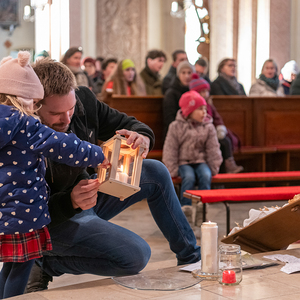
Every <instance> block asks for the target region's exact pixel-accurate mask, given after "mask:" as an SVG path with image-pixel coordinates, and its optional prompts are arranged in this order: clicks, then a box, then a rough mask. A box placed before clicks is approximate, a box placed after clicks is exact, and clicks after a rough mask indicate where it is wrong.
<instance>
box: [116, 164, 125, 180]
mask: <svg viewBox="0 0 300 300" xmlns="http://www.w3.org/2000/svg"><path fill="white" fill-rule="evenodd" d="M116 179H117V180H119V181H121V182H124V183H128V175H127V174H126V173H124V172H123V165H121V167H120V168H118V170H117V174H116Z"/></svg>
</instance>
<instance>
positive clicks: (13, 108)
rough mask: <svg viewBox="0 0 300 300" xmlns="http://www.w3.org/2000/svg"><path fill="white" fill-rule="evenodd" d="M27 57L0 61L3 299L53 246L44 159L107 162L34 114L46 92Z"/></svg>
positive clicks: (85, 163) (80, 164) (15, 291)
mask: <svg viewBox="0 0 300 300" xmlns="http://www.w3.org/2000/svg"><path fill="white" fill-rule="evenodd" d="M29 60H30V53H29V52H26V51H22V52H19V53H18V58H17V59H12V58H11V57H6V58H3V60H2V61H1V63H0V195H1V206H0V261H2V262H4V264H3V268H2V270H1V273H0V298H1V299H3V298H7V297H12V296H16V295H20V294H22V293H23V292H24V289H25V286H26V283H27V280H28V276H29V272H30V269H31V267H32V265H33V263H34V259H35V258H38V257H41V256H42V251H46V250H51V248H52V246H51V240H50V236H49V232H48V229H47V227H46V225H47V224H48V223H49V222H50V216H49V213H48V207H47V200H48V195H49V190H48V186H47V183H46V182H45V178H44V175H45V170H46V168H45V159H44V157H49V158H51V159H52V160H55V161H57V162H62V163H65V164H67V165H70V166H78V167H87V166H92V167H97V165H98V164H99V163H101V162H103V160H104V155H103V153H102V150H101V148H100V147H98V146H95V145H91V144H89V143H87V142H83V141H81V140H79V139H78V138H77V137H76V136H75V135H74V134H70V135H67V134H65V133H60V132H56V131H54V130H52V129H50V128H49V127H47V126H45V125H42V124H41V123H40V122H39V120H38V119H37V118H35V117H34V116H33V115H34V111H33V101H36V102H38V101H39V100H41V99H42V98H43V96H44V90H43V86H42V85H41V83H40V81H39V79H38V77H37V75H36V74H35V73H34V71H33V69H32V68H31V66H30V65H29ZM103 164H104V165H105V164H107V160H106V159H105V161H104V162H103Z"/></svg>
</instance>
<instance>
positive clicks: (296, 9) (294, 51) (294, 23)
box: [290, 0, 300, 66]
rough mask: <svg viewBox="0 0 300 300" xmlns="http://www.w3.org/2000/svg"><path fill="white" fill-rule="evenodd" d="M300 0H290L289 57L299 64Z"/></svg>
mask: <svg viewBox="0 0 300 300" xmlns="http://www.w3.org/2000/svg"><path fill="white" fill-rule="evenodd" d="M299 16H300V1H299V0H291V18H290V22H291V23H290V26H291V34H290V36H291V59H294V60H295V61H296V62H297V64H298V65H299V66H300V39H299V37H300V18H299Z"/></svg>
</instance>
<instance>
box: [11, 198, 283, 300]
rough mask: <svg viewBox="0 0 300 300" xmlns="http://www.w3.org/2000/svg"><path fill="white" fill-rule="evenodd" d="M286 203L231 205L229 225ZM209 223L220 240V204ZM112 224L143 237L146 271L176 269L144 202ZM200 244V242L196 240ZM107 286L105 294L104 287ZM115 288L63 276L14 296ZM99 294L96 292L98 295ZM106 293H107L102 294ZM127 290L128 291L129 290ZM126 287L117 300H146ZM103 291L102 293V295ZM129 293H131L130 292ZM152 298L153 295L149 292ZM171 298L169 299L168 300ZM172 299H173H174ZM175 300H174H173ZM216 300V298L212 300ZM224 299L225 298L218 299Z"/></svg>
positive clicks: (81, 294)
mask: <svg viewBox="0 0 300 300" xmlns="http://www.w3.org/2000/svg"><path fill="white" fill-rule="evenodd" d="M284 203H286V202H272V203H270V202H269V203H262V202H261V203H245V204H242V203H239V204H233V205H231V226H232V227H233V226H235V224H234V222H238V223H240V224H242V222H243V220H244V219H245V218H247V217H248V212H249V210H250V208H260V207H263V206H264V205H266V206H272V205H278V206H281V205H282V204H284ZM207 216H208V220H211V221H214V222H217V223H218V226H219V239H221V238H222V237H223V236H224V235H225V232H226V229H225V206H224V205H223V204H221V203H217V204H213V205H209V207H208V214H207ZM112 222H114V223H116V224H118V225H120V226H124V227H126V228H128V229H130V230H132V231H134V232H135V233H137V234H139V235H140V236H141V237H143V238H144V239H145V240H146V241H147V242H148V243H149V245H150V246H151V249H152V256H151V259H150V262H149V264H148V266H147V267H146V269H145V270H153V269H157V268H163V267H171V266H176V259H175V255H174V254H173V253H172V252H171V251H170V249H169V246H168V243H167V242H166V240H165V238H164V237H163V235H162V234H161V232H160V230H159V229H158V227H157V226H156V224H155V222H154V220H153V218H152V216H151V214H150V211H149V209H148V205H147V202H146V200H143V201H142V202H140V203H137V204H135V205H134V206H132V207H131V208H129V209H127V210H126V211H124V212H122V213H121V214H120V215H118V216H117V217H115V218H114V219H113V220H112ZM195 233H196V236H198V237H199V233H200V229H199V228H195ZM198 242H199V244H200V240H199V239H198ZM105 285H107V287H108V288H107V291H106V289H105V288H104V287H103V286H105ZM100 286H101V287H102V288H101V296H100V295H99V294H97V293H98V292H99V290H98V288H99V287H100ZM117 287H118V285H115V284H112V280H111V279H108V278H107V279H105V278H104V277H100V276H94V275H76V276H75V275H68V274H66V275H63V276H61V277H57V278H54V281H53V282H52V283H50V285H49V290H48V291H44V292H37V293H33V294H28V295H23V296H19V297H16V299H26V300H28V299H30V300H45V299H48V300H52V299H90V300H94V299H115V297H116V295H118V293H113V294H114V297H110V293H111V292H112V290H115V289H117ZM97 291H98V292H97ZM104 291H106V292H104ZM128 291H130V290H129V289H128ZM128 291H127V290H126V289H125V288H123V289H122V293H121V291H120V294H119V296H118V298H120V299H147V298H148V297H147V295H143V294H142V293H137V297H133V296H132V294H131V296H129V295H128V297H126V292H128ZM103 292H104V294H103ZM129 294H130V293H129ZM151 295H152V296H153V293H151ZM202 296H203V298H193V297H192V296H191V297H190V298H188V299H212V298H206V297H205V295H204V294H203V295H202ZM156 299H164V298H160V297H159V293H158V294H157V298H156ZM167 299H172V298H167ZM174 299H175V298H174ZM176 299H177V298H176ZM214 299H215V298H214ZM218 299H225V298H223V297H222V298H218Z"/></svg>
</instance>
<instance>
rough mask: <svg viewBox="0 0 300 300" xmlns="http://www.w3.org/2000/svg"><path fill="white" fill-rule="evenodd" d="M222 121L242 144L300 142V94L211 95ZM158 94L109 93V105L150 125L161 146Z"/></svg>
mask: <svg viewBox="0 0 300 300" xmlns="http://www.w3.org/2000/svg"><path fill="white" fill-rule="evenodd" d="M212 99H213V103H214V105H215V107H216V108H217V110H218V112H219V113H220V115H221V116H222V118H223V120H224V123H225V125H226V126H227V127H228V128H229V129H231V130H232V131H233V132H234V133H235V134H237V135H238V136H239V138H240V140H241V145H242V146H260V147H263V146H275V145H285V144H300V96H286V97H247V96H212ZM162 100H163V97H162V96H117V95H114V96H112V97H109V98H108V100H107V101H106V103H107V104H108V105H110V106H111V107H113V108H115V109H117V110H119V111H121V112H125V113H126V114H127V115H129V116H134V117H136V118H137V119H138V120H139V121H141V122H144V123H145V124H147V125H148V126H150V127H151V128H152V130H153V131H154V134H155V139H156V142H155V147H154V149H156V150H160V149H162V147H163V130H162V128H163V114H162Z"/></svg>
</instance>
